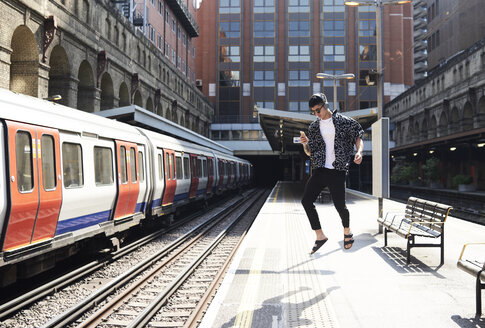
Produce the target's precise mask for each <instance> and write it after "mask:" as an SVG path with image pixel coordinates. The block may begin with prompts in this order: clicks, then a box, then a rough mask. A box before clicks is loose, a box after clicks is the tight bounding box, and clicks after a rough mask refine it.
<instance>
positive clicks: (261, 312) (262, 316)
mask: <svg viewBox="0 0 485 328" xmlns="http://www.w3.org/2000/svg"><path fill="white" fill-rule="evenodd" d="M337 288H338V287H330V288H327V292H326V293H321V294H319V295H317V296H315V297H313V298H312V299H309V300H306V301H303V302H301V303H289V302H282V299H283V298H287V297H289V296H291V295H295V294H297V293H301V292H306V291H309V290H311V288H309V287H300V289H298V290H296V291H291V292H288V293H285V294H283V295H280V296H276V297H273V298H269V299H267V300H265V301H264V302H263V304H261V307H260V308H258V309H255V310H247V311H243V312H239V313H237V314H236V316H234V317H232V318H231V319H230V320H229V321H227V322H226V323H224V324H223V325H222V326H221V328H231V327H234V326H237V327H239V326H240V325H241V324H243V323H244V324H243V326H245V327H253V324H252V323H253V322H254V323H255V325H254V327H265V328H267V327H268V328H270V327H281V325H280V322H281V320H284V319H287V320H288V322H289V323H292V322H293V323H296V322H297V323H298V326H308V325H311V324H312V321H311V320H309V319H306V318H301V315H302V313H303V311H304V310H305V309H307V308H308V307H310V306H312V305H314V304H317V303H319V302H321V301H323V300H324V299H325V297H327V296H328V295H329V294H330V293H331V292H332V291H333V290H335V289H337ZM285 310H286V311H287V313H288V318H283V313H284V312H285ZM248 321H250V322H248Z"/></svg>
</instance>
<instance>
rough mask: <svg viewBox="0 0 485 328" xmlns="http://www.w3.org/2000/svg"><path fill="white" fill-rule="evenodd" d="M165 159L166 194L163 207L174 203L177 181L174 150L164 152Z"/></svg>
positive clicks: (164, 194)
mask: <svg viewBox="0 0 485 328" xmlns="http://www.w3.org/2000/svg"><path fill="white" fill-rule="evenodd" d="M163 156H164V159H165V162H164V163H165V166H164V168H165V192H164V193H163V200H162V206H165V205H170V204H172V203H173V198H174V196H175V189H176V188H177V179H176V177H175V152H174V151H173V150H167V149H164V150H163Z"/></svg>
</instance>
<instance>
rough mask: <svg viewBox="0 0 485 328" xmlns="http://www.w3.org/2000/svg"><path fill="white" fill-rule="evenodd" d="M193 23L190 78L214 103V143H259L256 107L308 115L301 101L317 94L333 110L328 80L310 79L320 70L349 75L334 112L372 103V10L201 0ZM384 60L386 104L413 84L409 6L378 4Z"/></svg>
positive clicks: (320, 1)
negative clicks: (193, 71)
mask: <svg viewBox="0 0 485 328" xmlns="http://www.w3.org/2000/svg"><path fill="white" fill-rule="evenodd" d="M197 22H198V25H199V26H200V36H199V38H198V39H197V46H196V48H197V52H198V54H199V56H198V57H197V65H196V67H197V71H196V79H197V83H198V85H199V86H200V87H201V89H202V91H203V93H204V94H206V96H207V97H208V98H209V100H210V101H211V102H212V103H213V104H214V105H215V117H214V123H215V124H216V125H214V124H213V129H212V137H213V138H214V139H218V140H221V141H223V140H230V139H232V140H241V139H243V140H257V139H258V138H261V131H258V129H257V124H256V125H254V124H252V123H256V121H255V120H254V118H253V108H254V106H255V105H257V106H258V107H262V108H272V109H278V110H283V111H291V112H304V113H308V98H309V97H310V96H311V95H312V94H313V93H315V92H319V91H322V90H323V91H324V92H325V94H327V95H328V99H329V101H330V104H331V107H333V81H331V80H323V81H322V80H319V79H317V78H316V74H317V73H319V72H324V73H329V74H343V73H354V74H355V76H356V78H355V79H354V80H351V81H345V82H341V83H339V84H338V86H337V100H338V101H337V107H338V109H339V110H341V111H349V110H358V109H366V108H371V107H376V105H377V101H376V98H377V88H376V86H368V85H367V83H366V81H365V76H366V75H368V71H369V70H371V69H375V68H376V67H377V65H376V60H377V49H376V7H374V6H366V7H357V8H355V7H346V6H345V5H344V0H288V1H277V0H247V1H241V0H217V1H209V0H204V1H203V2H202V4H201V6H200V8H199V10H198V11H197ZM383 55H384V56H383V58H384V67H385V85H384V96H385V101H386V102H387V101H389V100H390V99H392V98H394V97H396V96H397V95H399V94H400V93H401V92H403V91H404V90H406V88H408V87H410V86H412V85H413V84H414V78H413V7H412V5H411V4H406V5H389V6H384V13H383ZM232 123H238V124H237V125H234V124H232ZM221 124H225V125H221ZM227 124H232V125H227ZM263 139H264V136H263ZM236 151H237V149H236Z"/></svg>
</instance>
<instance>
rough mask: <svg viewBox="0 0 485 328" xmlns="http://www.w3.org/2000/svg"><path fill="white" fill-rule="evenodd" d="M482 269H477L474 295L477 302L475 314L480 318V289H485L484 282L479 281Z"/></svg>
mask: <svg viewBox="0 0 485 328" xmlns="http://www.w3.org/2000/svg"><path fill="white" fill-rule="evenodd" d="M482 272H483V270H480V271H478V274H477V293H476V294H477V295H476V298H477V299H476V303H477V313H476V316H477V317H478V318H480V317H481V316H482V289H485V284H482V282H481V281H480V275H481V274H482Z"/></svg>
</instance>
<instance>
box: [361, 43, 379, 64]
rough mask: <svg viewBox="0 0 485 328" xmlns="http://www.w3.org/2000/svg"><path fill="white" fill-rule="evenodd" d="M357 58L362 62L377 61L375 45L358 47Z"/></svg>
mask: <svg viewBox="0 0 485 328" xmlns="http://www.w3.org/2000/svg"><path fill="white" fill-rule="evenodd" d="M359 58H360V60H364V61H375V60H377V48H376V45H375V44H367V45H361V46H359Z"/></svg>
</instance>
